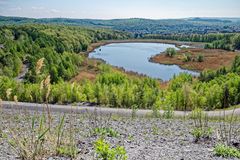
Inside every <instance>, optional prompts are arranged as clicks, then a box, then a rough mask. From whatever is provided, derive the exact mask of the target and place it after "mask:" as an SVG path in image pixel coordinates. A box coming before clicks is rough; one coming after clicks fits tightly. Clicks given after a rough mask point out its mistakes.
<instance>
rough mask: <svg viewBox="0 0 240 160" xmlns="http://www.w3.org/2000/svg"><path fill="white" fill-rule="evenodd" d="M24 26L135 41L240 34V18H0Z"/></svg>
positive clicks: (7, 22)
mask: <svg viewBox="0 0 240 160" xmlns="http://www.w3.org/2000/svg"><path fill="white" fill-rule="evenodd" d="M24 23H45V24H66V25H79V26H87V27H98V28H99V27H102V28H111V29H114V30H121V31H128V32H131V33H133V34H134V36H135V37H142V36H143V35H144V34H178V33H181V34H207V33H219V32H220V33H234V32H240V19H239V18H187V19H163V20H151V19H139V18H131V19H113V20H94V19H68V18H43V19H33V18H21V17H3V16H2V17H0V25H1V24H24Z"/></svg>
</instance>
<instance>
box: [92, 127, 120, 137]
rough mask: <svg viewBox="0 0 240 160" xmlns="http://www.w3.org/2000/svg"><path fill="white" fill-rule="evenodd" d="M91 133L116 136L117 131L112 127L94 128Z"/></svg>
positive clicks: (117, 134)
mask: <svg viewBox="0 0 240 160" xmlns="http://www.w3.org/2000/svg"><path fill="white" fill-rule="evenodd" d="M92 134H93V135H100V136H108V137H118V136H119V133H118V132H117V131H116V130H114V129H112V128H105V127H104V128H94V129H93V131H92Z"/></svg>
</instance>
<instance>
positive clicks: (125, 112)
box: [0, 101, 240, 117]
mask: <svg viewBox="0 0 240 160" xmlns="http://www.w3.org/2000/svg"><path fill="white" fill-rule="evenodd" d="M0 106H2V107H3V108H5V109H13V110H18V109H22V110H36V111H43V110H44V109H46V105H44V104H37V103H23V102H18V103H15V102H9V101H3V102H2V103H1V104H0ZM49 107H50V109H51V111H52V112H63V113H71V112H74V113H78V114H85V113H97V114H101V115H109V114H113V115H119V116H126V117H130V116H132V113H133V112H132V110H131V109H123V108H103V107H97V106H71V105H50V104H49ZM152 112H153V111H152V110H142V109H139V110H137V111H136V112H135V115H136V116H137V117H145V116H148V115H152ZM160 113H163V111H160ZM190 113H191V112H184V111H175V112H174V116H176V117H183V116H188V115H189V114H190ZM206 113H207V114H208V116H210V117H219V116H220V117H223V116H231V115H232V114H234V115H240V108H237V109H235V110H234V113H233V110H226V111H225V112H224V111H206Z"/></svg>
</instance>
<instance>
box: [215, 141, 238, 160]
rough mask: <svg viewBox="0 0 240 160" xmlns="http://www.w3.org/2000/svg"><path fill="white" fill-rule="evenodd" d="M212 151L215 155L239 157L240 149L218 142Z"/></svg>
mask: <svg viewBox="0 0 240 160" xmlns="http://www.w3.org/2000/svg"><path fill="white" fill-rule="evenodd" d="M214 152H215V154H216V155H217V156H221V157H235V158H240V150H239V149H237V148H234V147H230V146H226V145H223V144H218V145H217V146H216V147H215V148H214Z"/></svg>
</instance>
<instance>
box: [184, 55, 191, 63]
mask: <svg viewBox="0 0 240 160" xmlns="http://www.w3.org/2000/svg"><path fill="white" fill-rule="evenodd" d="M191 60H192V56H191V55H190V54H183V62H190V61H191Z"/></svg>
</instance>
